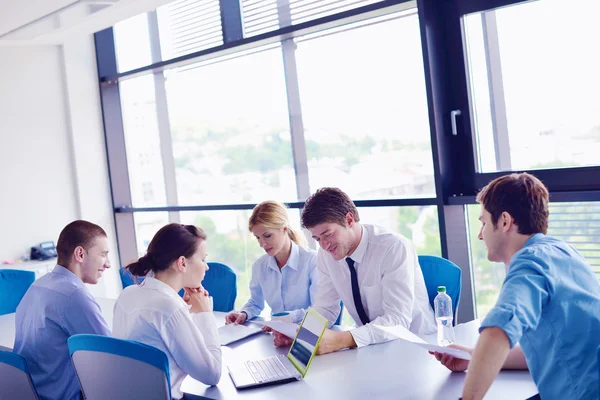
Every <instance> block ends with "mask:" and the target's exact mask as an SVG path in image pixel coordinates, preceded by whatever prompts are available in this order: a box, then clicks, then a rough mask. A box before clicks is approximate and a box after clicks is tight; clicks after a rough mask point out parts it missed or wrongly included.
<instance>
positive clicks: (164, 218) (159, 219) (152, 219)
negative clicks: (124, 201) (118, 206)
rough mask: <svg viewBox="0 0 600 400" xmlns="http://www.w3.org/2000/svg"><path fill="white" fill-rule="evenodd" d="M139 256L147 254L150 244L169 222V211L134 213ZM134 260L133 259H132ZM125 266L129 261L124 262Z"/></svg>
mask: <svg viewBox="0 0 600 400" xmlns="http://www.w3.org/2000/svg"><path fill="white" fill-rule="evenodd" d="M133 221H134V223H135V238H136V244H137V249H138V256H139V257H141V256H143V255H144V254H146V251H147V250H148V245H149V244H150V241H152V238H153V237H154V235H155V234H156V232H158V230H159V229H160V228H162V227H163V226H165V225H167V224H168V223H169V214H168V213H167V212H137V213H134V214H133ZM130 261H132V260H130ZM123 265H124V266H125V265H127V263H124V264H123Z"/></svg>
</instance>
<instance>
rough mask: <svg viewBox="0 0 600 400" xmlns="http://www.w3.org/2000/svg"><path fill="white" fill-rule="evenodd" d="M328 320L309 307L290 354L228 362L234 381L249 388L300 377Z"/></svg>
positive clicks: (314, 352)
mask: <svg viewBox="0 0 600 400" xmlns="http://www.w3.org/2000/svg"><path fill="white" fill-rule="evenodd" d="M327 324H328V321H327V319H326V318H324V317H323V316H321V314H319V313H318V312H316V311H315V310H314V309H312V308H308V310H307V311H306V314H304V319H303V320H302V323H301V324H300V328H299V329H298V332H296V337H295V338H294V342H293V343H292V346H291V347H290V351H289V352H288V353H287V356H286V355H283V354H280V355H278V356H274V357H268V358H263V359H260V360H253V361H243V362H237V363H232V364H230V365H228V366H227V369H228V370H229V376H231V380H232V381H233V384H234V385H235V387H236V388H238V389H247V388H251V387H256V386H264V385H272V384H275V383H287V382H292V381H299V380H301V379H302V378H303V377H304V376H305V375H306V372H307V371H308V367H309V366H310V363H311V362H312V359H313V358H314V357H315V354H316V353H317V348H318V346H319V342H320V341H321V337H323V333H324V332H325V329H326V328H327Z"/></svg>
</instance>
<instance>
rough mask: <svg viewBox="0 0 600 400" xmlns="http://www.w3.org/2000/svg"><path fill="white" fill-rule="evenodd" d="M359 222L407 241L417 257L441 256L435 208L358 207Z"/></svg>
mask: <svg viewBox="0 0 600 400" xmlns="http://www.w3.org/2000/svg"><path fill="white" fill-rule="evenodd" d="M358 214H359V216H360V221H361V222H362V223H365V224H374V225H379V226H381V227H382V228H385V229H387V230H388V231H390V232H397V233H400V234H402V235H403V236H405V237H406V238H407V239H409V240H410V241H411V242H412V243H413V244H414V246H415V249H416V250H417V254H419V255H434V256H440V257H441V255H442V249H441V245H440V230H439V224H438V213H437V208H436V207H435V206H423V207H421V206H410V207H359V208H358Z"/></svg>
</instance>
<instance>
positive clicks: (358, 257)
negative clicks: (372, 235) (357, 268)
mask: <svg viewBox="0 0 600 400" xmlns="http://www.w3.org/2000/svg"><path fill="white" fill-rule="evenodd" d="M360 229H361V232H362V237H361V238H360V242H359V243H358V246H357V247H356V250H354V253H352V255H351V256H348V257H350V258H351V259H352V260H353V261H354V262H355V263H359V264H360V263H361V262H362V259H363V257H364V256H365V253H366V252H367V245H368V244H369V232H368V231H367V230H366V229H365V228H364V226H362V225H361V226H360Z"/></svg>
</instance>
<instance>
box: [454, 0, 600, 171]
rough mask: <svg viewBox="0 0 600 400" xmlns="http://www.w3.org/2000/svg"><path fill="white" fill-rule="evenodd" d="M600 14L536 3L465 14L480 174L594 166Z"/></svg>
mask: <svg viewBox="0 0 600 400" xmlns="http://www.w3.org/2000/svg"><path fill="white" fill-rule="evenodd" d="M598 13H600V3H599V2H597V1H596V0H575V1H572V2H569V3H568V5H567V4H566V3H565V2H564V1H557V0H541V1H535V2H527V3H522V4H519V5H514V6H510V7H505V8H500V9H496V10H490V11H485V12H482V13H476V14H471V15H468V16H466V17H465V18H464V27H465V33H464V34H465V42H466V52H467V56H468V64H469V66H468V68H469V78H470V85H471V88H470V91H471V93H470V94H471V108H472V126H473V131H474V136H475V141H476V153H477V154H478V157H477V167H478V171H479V172H495V171H508V170H526V169H543V168H560V167H582V166H594V165H599V162H598V157H597V154H598V153H599V152H600V114H598V110H599V109H600V97H598V95H597V94H598V92H599V91H600V75H599V74H598V73H597V71H599V70H600V58H598V57H597V56H596V53H597V52H596V51H594V50H593V49H595V48H597V47H598V38H599V37H600V26H599V25H598V24H597V23H596V17H595V16H596V15H598ZM557 26H559V27H560V29H557Z"/></svg>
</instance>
